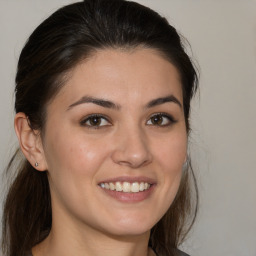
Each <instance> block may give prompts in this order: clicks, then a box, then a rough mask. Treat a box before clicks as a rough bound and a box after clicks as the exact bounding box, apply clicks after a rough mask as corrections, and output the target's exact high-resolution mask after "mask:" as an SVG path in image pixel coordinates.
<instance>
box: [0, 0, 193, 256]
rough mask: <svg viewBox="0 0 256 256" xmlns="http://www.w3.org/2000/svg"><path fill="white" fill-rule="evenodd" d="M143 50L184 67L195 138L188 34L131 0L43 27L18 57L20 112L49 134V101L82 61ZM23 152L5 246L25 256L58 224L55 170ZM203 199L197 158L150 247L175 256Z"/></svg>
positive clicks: (60, 16) (73, 9)
mask: <svg viewBox="0 0 256 256" xmlns="http://www.w3.org/2000/svg"><path fill="white" fill-rule="evenodd" d="M136 47H142V48H143V47H144V48H148V49H154V50H157V51H158V52H159V54H161V55H162V56H163V57H164V58H166V59H167V60H168V61H170V62H171V63H172V64H173V65H174V66H175V67H176V68H177V70H178V72H179V74H180V79H181V84H182V92H183V103H184V116H185V120H186V127H187V133H188V135H189V132H190V128H189V116H190V101H191V99H192V97H193V95H194V94H195V92H196V90H197V87H198V76H197V72H196V69H195V67H194V65H193V63H192V61H191V59H190V58H189V56H188V55H187V53H186V51H185V49H184V46H183V42H182V40H181V36H179V34H178V33H177V31H176V30H175V28H174V27H172V26H171V25H170V24H169V23H168V22H167V20H166V19H165V18H163V17H162V16H160V15H159V14H158V13H156V12H155V11H153V10H151V9H149V8H147V7H145V6H142V5H140V4H138V3H135V2H130V1H125V0H84V1H83V2H77V3H74V4H70V5H67V6H65V7H62V8H60V9H59V10H57V11H56V12H55V13H53V14H52V15H51V16H49V17H48V18H47V19H46V20H45V21H43V22H42V23H41V24H40V25H39V26H38V27H37V28H36V29H35V31H34V32H33V33H32V34H31V36H30V37H29V39H28V41H27V42H26V44H25V46H24V48H23V50H22V52H21V54H20V58H19V61H18V67H17V75H16V81H15V82H16V87H15V96H16V100H15V111H16V113H18V112H23V113H25V115H26V116H27V118H28V120H29V124H30V126H31V128H32V129H34V130H38V131H40V132H41V136H43V131H44V126H45V123H46V121H47V112H46V106H47V104H49V102H50V101H51V100H53V99H54V97H55V96H56V95H57V93H58V92H59V91H60V89H61V88H62V87H63V86H64V85H65V81H66V80H67V79H68V78H67V77H68V75H67V74H69V72H71V71H72V69H73V68H74V67H75V66H76V65H77V64H78V63H80V62H81V61H83V60H84V59H86V58H90V56H91V55H92V54H93V53H95V52H96V51H97V50H100V49H109V48H110V49H122V50H126V49H135V48H136ZM19 153H20V150H19V149H18V150H17V151H16V152H15V154H14V156H13V157H12V159H11V160H10V162H9V165H8V166H7V172H10V170H11V169H13V170H14V172H15V177H14V178H13V181H12V183H11V185H10V187H9V189H8V193H7V196H6V199H5V203H4V213H3V231H2V248H3V252H4V254H5V255H7V256H16V255H19V256H24V255H25V252H26V251H28V250H30V249H31V248H32V247H33V246H35V245H36V244H38V243H39V242H41V241H42V240H44V239H45V238H46V237H47V236H48V234H49V232H50V230H51V223H52V218H51V216H52V215H51V214H52V213H51V196H50V189H49V183H48V177H47V171H46V172H38V171H36V170H35V169H34V167H33V166H31V165H30V163H29V162H28V161H27V160H26V159H24V157H23V159H22V160H21V162H17V161H18V156H19ZM17 163H18V164H17ZM193 191H194V192H195V193H193ZM193 195H195V196H193ZM197 202H198V193H197V185H196V180H195V175H194V172H193V170H192V168H191V164H190V161H189V164H188V168H187V170H186V171H184V172H183V177H182V179H181V184H180V187H179V190H178V193H177V195H176V197H175V200H174V202H173V203H172V205H171V206H170V208H169V209H168V211H167V212H166V214H165V215H164V216H163V217H162V218H161V220H160V221H159V222H158V223H157V224H156V225H155V226H154V227H153V228H152V230H151V234H150V240H149V246H151V247H152V248H153V250H155V252H156V253H157V254H158V255H166V256H173V255H175V249H176V248H177V247H178V245H179V244H180V243H181V242H182V241H183V240H184V238H185V236H186V234H187V233H188V231H189V230H190V228H191V226H192V224H193V222H194V220H195V216H196V212H197V205H198V203H197Z"/></svg>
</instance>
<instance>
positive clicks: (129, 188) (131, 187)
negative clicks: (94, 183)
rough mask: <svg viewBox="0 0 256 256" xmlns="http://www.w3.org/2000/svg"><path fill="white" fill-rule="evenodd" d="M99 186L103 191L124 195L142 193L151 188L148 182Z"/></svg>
mask: <svg viewBox="0 0 256 256" xmlns="http://www.w3.org/2000/svg"><path fill="white" fill-rule="evenodd" d="M99 186H100V187H101V188H103V189H107V190H112V191H117V192H124V193H138V192H143V191H146V190H148V189H150V187H151V186H152V184H150V183H148V182H138V181H137V182H128V181H124V182H121V181H117V182H104V183H103V182H102V183H100V184H99Z"/></svg>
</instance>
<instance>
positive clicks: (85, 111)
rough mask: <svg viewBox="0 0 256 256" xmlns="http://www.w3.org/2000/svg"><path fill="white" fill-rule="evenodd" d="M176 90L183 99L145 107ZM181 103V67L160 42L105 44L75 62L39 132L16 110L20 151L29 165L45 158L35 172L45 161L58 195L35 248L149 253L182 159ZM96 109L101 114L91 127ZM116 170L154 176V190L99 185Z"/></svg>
mask: <svg viewBox="0 0 256 256" xmlns="http://www.w3.org/2000/svg"><path fill="white" fill-rule="evenodd" d="M170 95H171V96H172V97H173V98H174V97H175V99H176V100H177V102H179V103H180V105H179V104H178V103H177V102H174V101H172V100H171V101H167V102H162V103H161V102H160V103H159V102H158V104H155V105H154V106H148V105H149V102H152V101H153V100H155V99H159V98H165V97H167V96H170ZM82 97H87V99H88V97H93V98H97V99H104V100H107V101H110V102H112V103H114V104H115V107H114V108H109V107H103V106H99V105H97V104H95V103H91V102H90V103H88V102H82V101H81V98H82ZM182 104H183V102H182V89H181V82H180V78H179V74H178V72H177V70H176V68H175V67H174V66H173V65H172V64H171V63H170V62H169V61H167V60H166V59H164V58H163V57H162V56H161V55H160V54H159V53H158V52H157V51H154V50H150V49H143V48H138V49H134V50H129V51H128V50H125V51H124V50H111V49H107V50H106V49H105V50H101V51H98V52H96V54H94V55H93V56H92V57H91V58H90V59H88V60H86V61H84V62H82V63H80V64H79V65H77V66H76V67H75V68H74V69H73V70H72V73H71V77H70V79H69V80H68V81H67V83H66V84H65V86H64V87H63V88H62V89H61V91H60V92H59V93H58V95H57V96H56V97H55V98H54V99H53V101H51V103H50V104H49V105H48V106H47V121H46V124H45V132H44V135H43V138H41V137H40V136H38V132H37V131H32V130H31V129H30V128H29V126H28V124H27V119H26V117H25V115H24V114H23V113H18V114H17V115H16V118H15V129H16V133H17V135H18V138H19V141H20V145H21V148H22V150H23V153H24V154H25V156H26V157H27V159H28V160H29V161H30V162H31V164H32V165H34V164H35V162H38V163H39V166H38V167H36V169H37V170H38V171H45V170H47V172H48V177H49V183H50V191H51V197H52V211H53V225H52V230H51V232H50V235H49V236H48V237H47V238H46V239H45V240H44V241H43V242H42V243H41V244H39V245H37V246H36V247H34V248H33V255H34V256H41V255H49V256H51V255H62V256H65V255H77V256H79V255H83V256H87V255H90V256H94V255H95V256H99V255H102V252H104V255H106V256H108V255H111V256H115V255H122V256H131V255H133V256H143V255H145V256H146V255H153V254H152V252H150V251H148V248H147V247H148V239H149V234H150V229H151V228H152V227H153V226H154V225H155V224H156V223H157V222H158V220H159V219H160V218H161V217H162V216H163V215H164V214H165V212H166V211H167V209H168V208H169V206H170V205H171V203H172V201H173V199H174V197H175V195H176V193H177V190H178V187H179V184H180V179H181V175H182V165H183V163H184V161H185V159H186V149H187V132H186V126H185V119H184V113H183V106H182ZM151 105H152V104H151ZM158 113H165V115H170V116H172V119H173V120H175V121H173V120H170V119H168V117H166V116H162V119H161V117H160V116H159V115H158V116H156V115H157V114H158ZM91 114H100V115H102V116H103V117H104V118H98V119H97V121H98V123H97V125H96V126H92V125H91V123H90V119H88V116H89V115H91ZM152 116H155V117H157V119H158V121H159V118H160V121H159V122H158V123H154V122H152V120H153V119H152ZM161 120H162V121H161ZM120 176H122V177H138V176H143V177H147V178H150V179H152V180H153V181H154V188H153V191H152V193H151V194H150V196H149V197H147V198H146V199H145V200H142V201H140V202H128V203H127V202H120V201H118V200H116V199H115V198H113V197H111V196H109V195H108V194H107V193H105V191H104V190H103V189H102V188H100V186H99V182H101V181H104V180H107V179H112V178H115V177H120Z"/></svg>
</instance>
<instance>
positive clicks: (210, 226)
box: [0, 0, 256, 256]
mask: <svg viewBox="0 0 256 256" xmlns="http://www.w3.org/2000/svg"><path fill="white" fill-rule="evenodd" d="M70 2H74V1H68V0H44V1H43V0H0V32H1V33H0V79H1V80H0V81H1V85H0V120H1V124H0V170H1V171H0V172H1V173H2V172H3V169H4V166H5V165H6V164H7V161H8V159H9V158H10V156H11V152H12V151H13V149H14V148H15V146H16V143H17V142H16V138H15V136H14V131H13V116H14V113H13V103H14V98H13V89H14V77H15V69H16V63H17V59H18V56H19V53H20V50H21V47H22V46H23V44H24V43H25V41H26V38H27V37H28V36H29V34H30V33H31V32H32V30H33V29H34V28H35V27H36V26H37V25H38V24H39V23H40V22H41V21H42V20H43V19H44V18H46V17H47V16H48V15H49V14H50V13H52V12H53V11H54V10H56V8H58V7H60V6H62V5H65V4H67V3H70ZM137 2H140V3H143V4H145V5H148V6H150V7H152V8H154V9H156V10H158V11H159V12H160V13H161V14H163V15H165V16H166V17H167V18H168V20H169V21H170V22H171V23H172V24H173V25H174V26H175V27H176V28H177V29H178V30H179V31H180V32H181V33H182V34H184V35H185V36H186V38H187V39H188V40H189V42H190V44H191V46H192V49H193V52H191V51H190V50H189V52H190V55H192V56H193V57H194V58H195V59H196V60H197V62H198V63H199V65H200V70H201V79H200V97H197V98H196V99H195V101H194V102H193V116H192V128H193V133H192V134H191V139H190V141H191V146H190V148H191V152H192V155H193V159H194V163H195V167H196V173H197V177H198V180H199V189H200V195H201V196H200V197H201V199H200V212H199V217H198V220H197V222H196V225H195V227H194V229H193V231H192V232H191V233H190V235H189V238H188V240H187V241H186V242H185V243H184V244H183V247H184V248H185V250H186V251H187V252H188V253H190V254H191V255H192V256H206V255H207V256H216V255H218V256H219V255H225V256H256V185H255V184H256V149H255V144H256V135H255V132H256V114H255V111H256V1H255V0H240V1H239V0H237V1H236V0H144V1H142V0H138V1H137ZM0 185H1V190H0V191H2V189H3V187H4V186H3V185H4V183H3V182H2V183H0ZM0 200H2V197H1V199H0Z"/></svg>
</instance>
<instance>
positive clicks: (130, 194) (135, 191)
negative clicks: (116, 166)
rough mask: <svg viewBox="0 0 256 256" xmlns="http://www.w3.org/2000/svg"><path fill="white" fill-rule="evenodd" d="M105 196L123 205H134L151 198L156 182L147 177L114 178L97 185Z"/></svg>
mask: <svg viewBox="0 0 256 256" xmlns="http://www.w3.org/2000/svg"><path fill="white" fill-rule="evenodd" d="M98 186H99V187H100V188H101V189H102V191H103V192H105V194H106V195H108V196H110V197H112V198H114V199H116V200H118V201H120V202H123V203H136V202H141V201H144V200H146V199H148V198H150V197H151V195H152V193H153V191H154V190H155V188H156V182H155V180H153V179H150V178H147V177H127V176H126V177H116V178H114V179H111V180H105V181H101V182H100V183H98Z"/></svg>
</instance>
